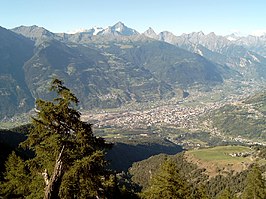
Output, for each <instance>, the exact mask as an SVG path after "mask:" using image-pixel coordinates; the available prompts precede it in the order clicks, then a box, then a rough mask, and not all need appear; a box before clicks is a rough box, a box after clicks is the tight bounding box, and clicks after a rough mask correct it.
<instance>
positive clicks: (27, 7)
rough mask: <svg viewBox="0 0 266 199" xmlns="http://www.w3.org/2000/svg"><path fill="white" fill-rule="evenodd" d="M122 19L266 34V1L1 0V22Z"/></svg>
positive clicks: (48, 24) (105, 22)
mask: <svg viewBox="0 0 266 199" xmlns="http://www.w3.org/2000/svg"><path fill="white" fill-rule="evenodd" d="M118 21H121V22H123V23H124V24H125V25H126V26H128V27H131V28H133V29H136V30H137V31H139V32H141V33H142V32H144V31H145V30H146V29H148V28H149V27H152V28H153V29H154V30H155V31H156V32H157V33H159V32H161V31H164V30H168V31H171V32H173V33H174V34H176V35H180V34H182V33H190V32H197V31H203V32H204V33H209V32H215V33H216V34H220V35H226V34H230V33H232V32H241V33H242V34H244V35H246V34H252V33H255V32H260V31H265V32H266V1H265V0H1V1H0V22H1V23H0V26H2V27H5V28H8V29H9V28H14V27H17V26H20V25H38V26H42V27H44V28H46V29H48V30H50V31H52V32H70V31H73V30H77V29H80V28H87V29H88V28H91V27H93V26H100V27H107V26H110V25H114V24H115V23H117V22H118Z"/></svg>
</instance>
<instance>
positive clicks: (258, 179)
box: [241, 165, 266, 199]
mask: <svg viewBox="0 0 266 199" xmlns="http://www.w3.org/2000/svg"><path fill="white" fill-rule="evenodd" d="M241 198H242V199H265V198H266V187H265V180H264V179H263V178H262V173H261V171H260V169H259V167H258V165H254V166H253V168H252V170H251V171H250V172H249V174H248V176H247V180H246V188H245V189H244V191H243V193H242V197H241Z"/></svg>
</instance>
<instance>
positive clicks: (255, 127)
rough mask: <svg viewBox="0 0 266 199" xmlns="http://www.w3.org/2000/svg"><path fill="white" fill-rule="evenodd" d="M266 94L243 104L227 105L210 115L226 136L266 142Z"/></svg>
mask: <svg viewBox="0 0 266 199" xmlns="http://www.w3.org/2000/svg"><path fill="white" fill-rule="evenodd" d="M265 99H266V93H265V92H262V93H259V94H256V95H254V96H252V97H249V98H248V99H247V100H245V101H243V103H241V104H236V105H226V106H224V107H221V108H220V109H218V110H215V111H213V112H212V113H211V114H210V115H209V119H211V120H212V122H213V125H214V126H215V127H216V128H218V129H219V130H220V131H222V132H223V133H224V134H225V135H230V136H239V135H240V136H242V137H244V138H249V139H256V140H258V139H261V140H266V134H265V128H266V123H265V113H266V100H265Z"/></svg>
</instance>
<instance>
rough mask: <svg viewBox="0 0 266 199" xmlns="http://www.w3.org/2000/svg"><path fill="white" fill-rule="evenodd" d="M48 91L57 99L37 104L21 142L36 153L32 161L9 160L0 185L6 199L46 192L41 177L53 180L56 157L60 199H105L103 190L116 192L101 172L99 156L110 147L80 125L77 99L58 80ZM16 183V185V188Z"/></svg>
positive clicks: (104, 170)
mask: <svg viewBox="0 0 266 199" xmlns="http://www.w3.org/2000/svg"><path fill="white" fill-rule="evenodd" d="M51 90H52V91H55V92H56V93H57V94H58V97H57V98H55V99H54V100H53V101H44V100H41V99H39V100H37V101H36V109H37V116H36V117H35V118H33V121H32V128H31V129H30V132H29V135H28V138H27V140H26V141H25V142H23V143H22V146H23V147H24V148H29V149H31V150H33V151H34V152H35V157H34V158H32V159H29V160H26V161H22V160H21V159H20V158H18V157H16V156H14V154H12V155H11V156H10V158H9V160H8V162H7V171H6V174H5V181H4V183H3V185H2V186H3V187H4V188H5V189H4V190H5V191H4V194H5V196H7V197H10V196H12V195H13V194H15V195H23V196H24V197H26V198H42V197H43V193H44V189H45V184H44V179H43V177H42V174H46V176H47V177H48V178H50V176H52V175H53V173H54V172H55V171H54V168H55V163H56V160H57V158H58V156H59V154H60V160H61V161H62V173H63V175H62V177H60V176H59V181H58V182H59V190H58V192H60V197H61V198H73V197H74V198H75V197H78V198H79V197H80V198H94V197H96V196H100V195H102V196H105V195H106V194H107V193H106V190H108V192H110V190H112V189H113V188H114V187H115V181H114V179H113V178H111V177H110V174H109V173H108V172H107V171H106V169H105V167H106V161H105V160H104V153H105V152H104V151H105V150H106V149H107V148H109V147H110V145H108V144H106V143H105V142H104V140H103V139H101V138H96V137H95V136H94V135H93V132H92V129H91V125H90V124H87V123H85V122H83V121H81V120H80V113H79V112H78V111H76V110H75V109H74V108H73V107H75V106H76V105H77V103H78V99H77V98H76V97H75V95H74V94H73V93H71V92H70V90H69V89H68V88H66V87H65V86H63V83H62V81H60V80H58V79H54V80H53V82H52V87H51ZM16 165H19V167H18V168H17V169H16V168H14V167H15V166H16ZM22 177H23V178H22ZM19 179H21V183H16V182H17V181H18V180H19ZM50 180H51V178H50ZM57 194H59V193H57Z"/></svg>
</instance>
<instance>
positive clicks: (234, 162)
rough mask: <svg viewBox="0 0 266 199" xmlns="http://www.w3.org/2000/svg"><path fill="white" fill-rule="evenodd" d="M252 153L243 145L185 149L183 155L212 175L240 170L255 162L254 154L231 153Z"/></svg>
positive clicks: (252, 151)
mask: <svg viewBox="0 0 266 199" xmlns="http://www.w3.org/2000/svg"><path fill="white" fill-rule="evenodd" d="M245 152H250V153H251V154H253V153H254V150H252V149H250V148H249V147H245V146H217V147H214V148H207V149H199V150H191V151H187V152H186V154H185V156H186V159H187V160H188V161H189V162H192V163H196V164H197V165H198V166H199V167H200V168H205V169H206V173H207V174H208V175H209V176H210V177H212V176H216V175H218V174H220V173H226V172H230V171H234V172H235V173H236V172H240V171H243V170H245V169H247V168H248V166H249V165H250V164H252V163H254V162H255V158H254V155H249V156H247V157H232V156H230V154H233V153H245Z"/></svg>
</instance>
